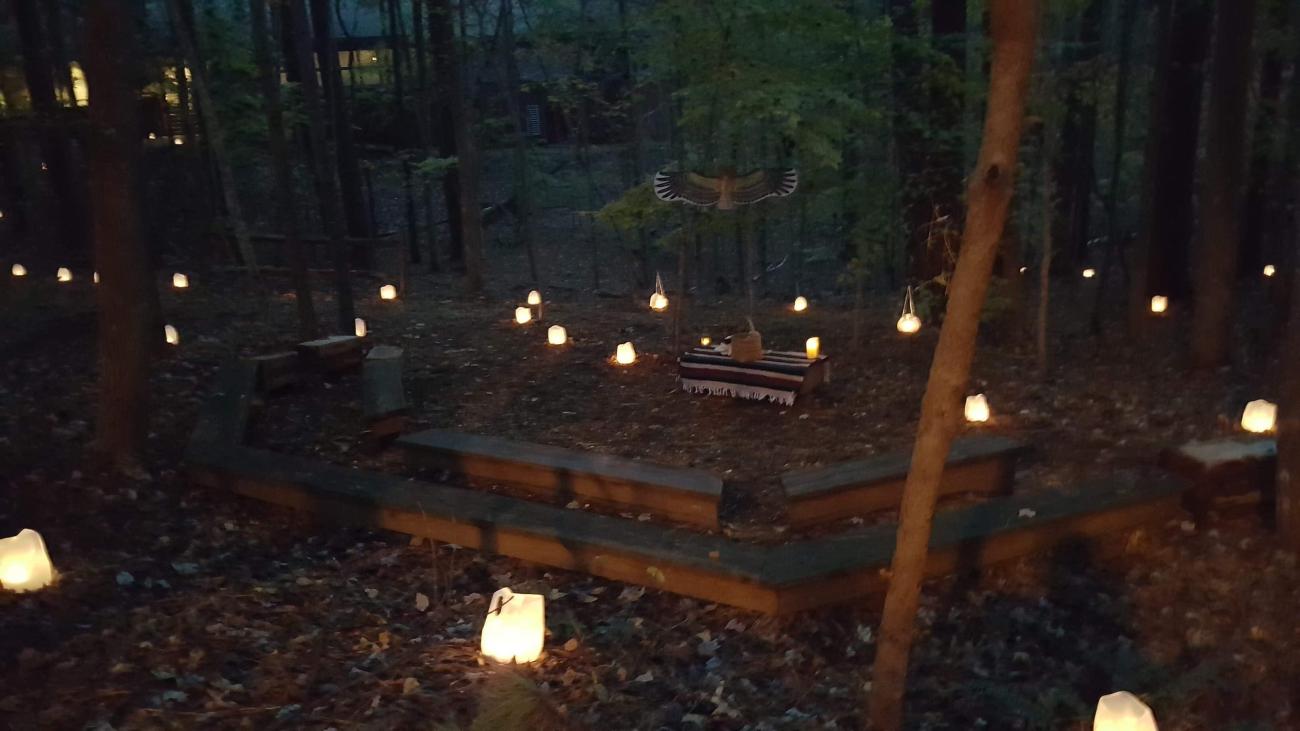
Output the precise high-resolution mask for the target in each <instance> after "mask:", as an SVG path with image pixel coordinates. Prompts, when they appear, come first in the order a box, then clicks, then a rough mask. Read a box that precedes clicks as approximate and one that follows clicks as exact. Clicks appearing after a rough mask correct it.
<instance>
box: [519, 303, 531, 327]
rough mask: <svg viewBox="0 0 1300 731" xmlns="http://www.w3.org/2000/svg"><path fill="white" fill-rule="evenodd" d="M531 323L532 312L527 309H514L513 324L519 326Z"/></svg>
mask: <svg viewBox="0 0 1300 731" xmlns="http://www.w3.org/2000/svg"><path fill="white" fill-rule="evenodd" d="M532 321H533V311H532V310H531V309H529V308H527V307H516V308H515V322H517V323H519V324H520V325H527V324H528V323H530V322H532Z"/></svg>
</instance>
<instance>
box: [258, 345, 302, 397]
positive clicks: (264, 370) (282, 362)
mask: <svg viewBox="0 0 1300 731" xmlns="http://www.w3.org/2000/svg"><path fill="white" fill-rule="evenodd" d="M249 360H251V361H252V362H253V363H255V364H256V365H257V388H258V390H259V391H261V392H262V393H270V392H271V391H278V390H280V389H281V388H284V387H286V386H291V385H294V384H296V383H298V381H299V380H300V379H301V377H302V372H301V365H302V364H301V362H300V361H299V359H298V354H297V353H295V352H293V351H291V350H290V351H284V352H282V353H271V354H270V355H258V356H254V357H252V358H249Z"/></svg>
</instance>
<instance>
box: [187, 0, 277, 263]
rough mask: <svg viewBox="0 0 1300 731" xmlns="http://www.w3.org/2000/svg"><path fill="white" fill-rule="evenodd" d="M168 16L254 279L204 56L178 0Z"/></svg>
mask: <svg viewBox="0 0 1300 731" xmlns="http://www.w3.org/2000/svg"><path fill="white" fill-rule="evenodd" d="M167 16H168V17H169V18H170V20H171V24H172V27H173V28H175V29H176V39H177V41H179V43H180V45H181V52H182V53H184V54H185V62H186V64H188V65H189V67H190V74H191V79H190V82H191V84H192V85H193V86H194V93H195V95H197V96H198V98H199V114H201V115H202V116H203V126H204V127H206V128H207V133H208V139H207V144H208V146H209V147H210V148H211V149H212V154H213V157H215V158H216V164H217V174H218V177H219V178H220V180H219V181H218V182H219V183H220V185H221V197H222V200H223V201H224V202H225V204H226V212H227V213H228V214H229V215H230V227H231V228H232V229H234V234H235V244H236V245H237V246H238V247H239V256H240V258H241V259H243V260H244V261H243V264H244V266H246V267H248V271H249V273H250V274H252V275H253V277H254V279H256V277H257V255H256V253H255V252H254V251H253V240H252V238H251V237H250V236H249V235H248V226H247V224H246V223H245V221H244V211H243V208H242V207H241V206H240V204H239V191H237V190H236V189H235V173H234V170H233V169H232V168H231V167H230V156H229V155H228V154H227V150H226V137H225V131H224V130H223V129H222V126H221V120H220V119H218V117H217V108H216V106H215V105H214V104H213V101H212V94H211V93H210V91H209V89H208V82H207V77H208V74H207V70H206V68H204V66H203V60H202V59H201V58H200V57H199V47H198V44H197V41H196V36H195V34H194V28H192V27H190V26H189V24H188V23H186V22H185V16H184V15H182V14H181V8H180V5H179V3H178V2H177V0H167Z"/></svg>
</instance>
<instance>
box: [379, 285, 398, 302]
mask: <svg viewBox="0 0 1300 731" xmlns="http://www.w3.org/2000/svg"><path fill="white" fill-rule="evenodd" d="M379 299H381V300H395V299H397V287H394V286H393V285H391V284H385V285H384V286H382V287H380V288H379Z"/></svg>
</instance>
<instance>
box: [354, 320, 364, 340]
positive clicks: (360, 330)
mask: <svg viewBox="0 0 1300 731" xmlns="http://www.w3.org/2000/svg"><path fill="white" fill-rule="evenodd" d="M352 330H353V331H354V332H355V333H356V334H357V337H359V338H364V337H365V336H366V321H365V320H362V319H361V318H360V317H357V318H354V319H353V320H352Z"/></svg>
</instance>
